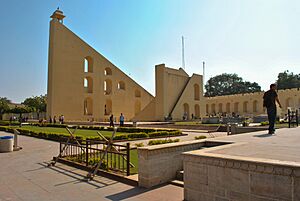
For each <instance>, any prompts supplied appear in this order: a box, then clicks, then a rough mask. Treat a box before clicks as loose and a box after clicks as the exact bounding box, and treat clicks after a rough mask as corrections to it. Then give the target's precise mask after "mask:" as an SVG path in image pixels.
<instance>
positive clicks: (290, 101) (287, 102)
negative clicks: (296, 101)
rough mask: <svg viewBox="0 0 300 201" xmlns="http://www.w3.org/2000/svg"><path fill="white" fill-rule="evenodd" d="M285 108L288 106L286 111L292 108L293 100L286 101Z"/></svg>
mask: <svg viewBox="0 0 300 201" xmlns="http://www.w3.org/2000/svg"><path fill="white" fill-rule="evenodd" d="M285 106H286V109H287V108H288V107H292V98H287V99H286V101H285Z"/></svg>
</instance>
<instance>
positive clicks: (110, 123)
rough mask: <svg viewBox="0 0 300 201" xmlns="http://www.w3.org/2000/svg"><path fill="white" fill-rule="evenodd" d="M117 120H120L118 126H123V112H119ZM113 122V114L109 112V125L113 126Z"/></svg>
mask: <svg viewBox="0 0 300 201" xmlns="http://www.w3.org/2000/svg"><path fill="white" fill-rule="evenodd" d="M119 121H120V126H121V127H123V126H124V121H125V117H124V115H123V113H121V115H120V117H119ZM114 122H115V119H114V115H113V114H111V115H110V117H109V126H111V127H114V126H115V124H114Z"/></svg>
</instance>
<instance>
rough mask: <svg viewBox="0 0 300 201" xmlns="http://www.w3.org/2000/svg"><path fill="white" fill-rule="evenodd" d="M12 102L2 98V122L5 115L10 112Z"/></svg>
mask: <svg viewBox="0 0 300 201" xmlns="http://www.w3.org/2000/svg"><path fill="white" fill-rule="evenodd" d="M9 104H10V100H8V99H7V98H6V97H0V120H2V117H3V114H5V113H7V112H9Z"/></svg>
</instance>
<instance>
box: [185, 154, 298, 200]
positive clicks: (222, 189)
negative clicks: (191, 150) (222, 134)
mask: <svg viewBox="0 0 300 201" xmlns="http://www.w3.org/2000/svg"><path fill="white" fill-rule="evenodd" d="M184 200H185V201H299V200H300V166H299V165H298V166H297V165H292V164H291V165H289V164H284V165H280V164H276V163H262V162H259V163H258V162H254V161H245V160H232V159H225V158H214V157H207V156H201V155H192V154H184Z"/></svg>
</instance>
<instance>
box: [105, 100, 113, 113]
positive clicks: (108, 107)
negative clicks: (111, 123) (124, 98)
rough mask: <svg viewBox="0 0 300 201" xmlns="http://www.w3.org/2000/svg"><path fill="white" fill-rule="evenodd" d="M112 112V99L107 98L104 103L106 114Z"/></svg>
mask: <svg viewBox="0 0 300 201" xmlns="http://www.w3.org/2000/svg"><path fill="white" fill-rule="evenodd" d="M111 113H112V100H111V99H106V100H105V105H104V115H110V114H111Z"/></svg>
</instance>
